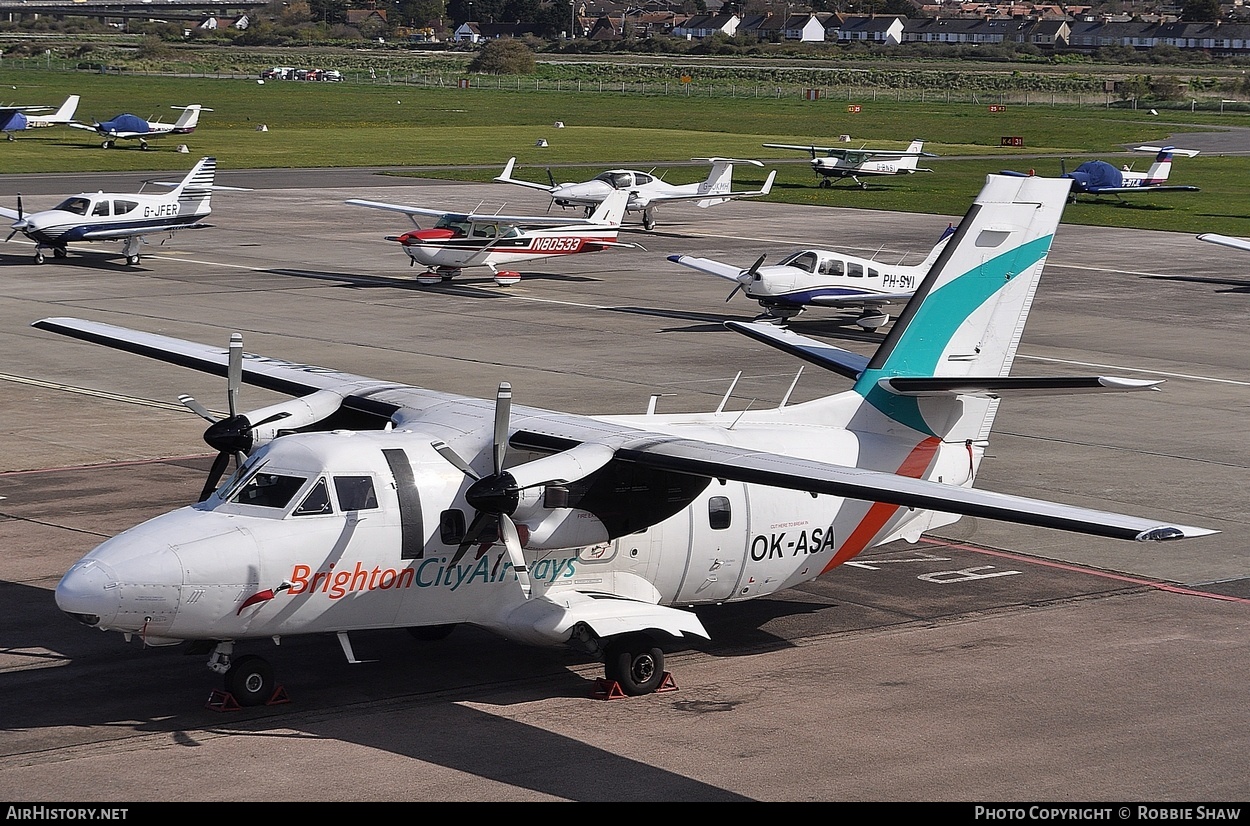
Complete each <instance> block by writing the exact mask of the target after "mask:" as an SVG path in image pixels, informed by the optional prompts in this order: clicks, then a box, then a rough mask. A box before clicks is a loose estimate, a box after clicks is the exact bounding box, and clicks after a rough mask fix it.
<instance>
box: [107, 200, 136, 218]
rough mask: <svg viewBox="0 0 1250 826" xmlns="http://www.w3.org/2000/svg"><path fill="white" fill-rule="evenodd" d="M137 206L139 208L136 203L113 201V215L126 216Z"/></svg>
mask: <svg viewBox="0 0 1250 826" xmlns="http://www.w3.org/2000/svg"><path fill="white" fill-rule="evenodd" d="M137 206H139V204H138V202H137V201H114V202H113V214H114V215H126V214H128V213H129V212H130V211H131V210H133V209H134V208H135V207H137Z"/></svg>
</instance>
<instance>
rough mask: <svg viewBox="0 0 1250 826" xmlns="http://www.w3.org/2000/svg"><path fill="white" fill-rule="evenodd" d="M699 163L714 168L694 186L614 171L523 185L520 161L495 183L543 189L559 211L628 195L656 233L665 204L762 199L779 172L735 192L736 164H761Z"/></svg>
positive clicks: (756, 163) (644, 222)
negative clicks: (515, 170)
mask: <svg viewBox="0 0 1250 826" xmlns="http://www.w3.org/2000/svg"><path fill="white" fill-rule="evenodd" d="M694 160H696V161H707V162H708V163H710V164H711V165H712V168H711V170H710V171H709V172H708V176H707V178H706V179H705V180H703V181H700V182H698V183H693V184H670V183H667V182H665V181H664V180H663V179H661V178H659V177H658V176H656V175H655V174H653V173H651V172H637V171H635V170H632V169H610V170H608V171H607V172H603V173H601V174H599V175H596V176H595V177H594V178H591V179H590V180H589V181H580V182H573V183H561V184H557V183H556V182H555V179H554V178H552V177H551V171H550V170H548V171H547V177H548V179H550V181H551V183H550V184H540V183H535V182H533V181H522V180H519V179H517V178H514V177H512V170H513V168H514V167H515V166H516V158H509V159H508V163H507V165H505V166H504V168H503V172H502V173H501V174H500V175H498V176H497V177H496V178H495V180H496V181H499V182H500V183H505V184H516V185H517V186H524V187H529V188H530V189H541V190H542V191H543V192H547V193H549V194H550V195H551V203H553V204H555V205H556V206H559V207H578V208H583V209H585V210H586V214H587V215H589V214H590V212H591V210H593V209H595V208H596V207H597V206H598V205H599V204H602V203H603V201H604V200H605V199H606V198H607V197H608V196H609V195H610V194H611V193H613V192H628V193H629V201H628V202H627V203H626V205H625V210H626V212H641V213H642V226H643V229H647V230H652V229H655V223H656V210H658V209H659V206H660V205H661V204H663V203H672V202H677V201H694V202H695V206H698V207H702V208H707V207H710V206H714V205H716V204H721V203H724V202H725V201H728V200H731V199H733V198H758V197H761V196H764V195H767V194H768V193H769V192H771V191H772V188H773V179H774V178H776V177H777V173H776V172H775V171H773V172H769V173H768V178H767V179H766V180H765V181H764V185H763V186H762V187H760V188H759V189H756V190H750V191H742V192H735V191H734V189H733V172H734V164H736V163H747V164H752V165H754V166H760V167H762V166H763V165H764V164H762V163H761V162H759V161H751V160H735V159H733V158H695V159H694Z"/></svg>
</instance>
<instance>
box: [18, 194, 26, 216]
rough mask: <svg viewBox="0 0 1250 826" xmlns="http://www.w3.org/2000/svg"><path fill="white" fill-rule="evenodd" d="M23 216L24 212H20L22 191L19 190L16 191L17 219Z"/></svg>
mask: <svg viewBox="0 0 1250 826" xmlns="http://www.w3.org/2000/svg"><path fill="white" fill-rule="evenodd" d="M23 217H25V213H24V212H22V193H20V192H19V193H17V220H19V221H20V220H22V218H23Z"/></svg>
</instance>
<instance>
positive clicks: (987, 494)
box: [33, 318, 1215, 631]
mask: <svg viewBox="0 0 1250 826" xmlns="http://www.w3.org/2000/svg"><path fill="white" fill-rule="evenodd" d="M33 326H35V327H37V328H40V329H43V330H48V331H50V332H54V333H59V334H62V335H68V336H71V337H73V338H78V339H82V340H85V341H89V342H92V343H96V344H102V345H105V346H108V347H113V348H116V349H119V350H125V351H128V352H132V353H138V354H140V355H144V356H148V357H150V358H155V359H159V360H161V361H166V362H170V363H173V364H178V365H181V366H184V367H190V368H193V369H196V370H201V371H204V372H208V373H214V374H217V375H224V374H225V372H226V369H227V360H228V353H227V350H226V349H225V348H222V347H209V346H206V345H202V344H196V343H194V342H188V341H182V340H179V339H173V338H168V337H165V336H158V335H152V334H149V333H143V332H139V331H135V330H128V329H125V328H121V327H114V326H112V325H109V324H100V323H96V322H90V321H84V320H81V319H73V318H47V319H43V320H40V321H37V322H35V323H34V324H33ZM243 380H244V381H245V382H247V383H249V384H254V385H258V386H262V387H268V388H270V389H273V390H278V391H280V392H284V393H290V394H293V395H304V394H306V393H308V392H310V391H313V390H318V389H329V390H334V391H335V392H338V393H340V394H342V396H343V403H344V405H345V406H348V407H349V409H353V410H359V411H361V412H367V413H371V414H375V415H388V414H387V412H386V411H388V410H389V411H390V413H389V418H390V421H392V422H393V423H394V424H395V426H396V427H400V428H402V427H408V426H414V427H415V426H421V427H424V428H426V429H428V430H429V431H430V432H432V433H435V434H436V433H438V431H439V430H440V429H442V425H443V424H444V423H445V422H449V421H450V422H455V424H454V426H453V428H452V430H454V431H455V432H457V433H458V432H463V427H464V424H463V423H464V421H465V420H469V419H474V418H476V419H480V420H482V421H489V417H490V416H491V414H492V409H493V405H492V403H491V402H490V401H489V400H483V399H471V398H466V397H461V396H454V395H452V394H448V393H438V392H435V391H430V390H423V389H421V388H417V387H412V386H408V385H402V384H390V383H387V382H382V381H378V380H375V379H369V378H365V377H363V376H356V375H352V374H349V373H341V372H337V371H333V370H327V369H325V368H319V367H314V366H312V365H307V364H294V363H291V362H287V361H283V360H280V359H270V358H264V357H259V356H254V355H245V356H244V359H243ZM962 381H963V382H964V383H969V382H971V381H973V380H970V379H964V380H962ZM511 426H512V427H513V428H514V430H513V432H512V435H511V436H510V438H509V440H508V441H509V443H510V444H512V445H513V446H515V447H518V448H521V449H529V450H535V451H539V452H544V453H550V454H552V455H551V456H547V457H544V458H541V459H537V460H534V461H533V462H530V463H525V464H521V465H517V466H514V467H512V468H511V469H510V470H509V472H510V473H511V474H512V475H513V476H514V477H515V478H516V479H517V480H518V483H520V482H521V481H522V480H523V479H527V478H529V477H531V476H534V475H537V476H538V477H539V479H543V480H545V479H551V478H557V477H558V478H565V476H564V475H562V474H561V473H559V472H556V470H555V465H557V464H563V465H567V468H565V469H566V470H567V469H571V468H575V469H577V470H578V472H580V473H582V475H585V473H590V472H594V471H595V470H598V469H599V468H601V467H603V465H604V464H605V463H606V462H608V461H620V462H630V463H634V464H640V465H644V466H647V467H652V468H656V469H660V470H666V471H671V472H675V473H684V474H691V475H694V476H703V477H708V478H721V479H733V480H735V481H741V482H748V483H753V484H762V485H769V486H773V487H780V488H787V489H791V490H802V491H808V492H810V493H815V494H821V493H823V494H828V495H832V496H841V497H846V498H850V499H857V500H861V501H866V502H882V503H886V504H890V505H895V506H898V507H919V508H926V509H932V510H935V511H938V512H942V513H957V514H963V515H966V516H979V517H985V518H988V519H998V520H1003V521H1007V522H1015V523H1020V524H1026V525H1037V526H1042V527H1049V528H1057V529H1061V530H1069V531H1076V532H1079V533H1087V534H1093V535H1097V536H1106V537H1112V538H1117V539H1133V540H1138V541H1155V540H1164V539H1179V538H1182V537H1196V536H1204V535H1207V534H1211V533H1215V531H1211V530H1208V529H1205V528H1197V527H1189V526H1185V525H1172V524H1168V523H1160V522H1158V521H1156V520H1149V519H1142V518H1139V517H1134V516H1129V515H1125V514H1117V513H1111V512H1107V511H1099V510H1094V509H1090V508H1082V507H1077V506H1074V505H1065V504H1061V503H1057V502H1049V501H1046V500H1040V499H1030V498H1027V497H1022V496H1013V495H1010V494H1003V493H995V492H992V491H983V490H978V489H975V488H965V487H960V486H956V485H949V484H943V483H940V482H931V481H927V480H922V479H915V478H912V477H908V476H900V475H898V474H895V473H888V472H884V471H875V470H867V469H863V468H856V467H844V466H840V465H832V464H826V463H824V462H818V461H814V460H811V459H804V458H802V457H799V456H790V455H783V454H777V453H768V452H764V451H759V450H753V449H749V448H743V447H737V446H733V445H727V444H720V443H714V442H709V441H703V440H699V439H690V438H684V437H681V436H676V435H673V434H668V433H660V432H652V431H648V430H644V429H641V428H636V427H633V426H630V425H628V424H623V423H621V422H618V421H614V420H612V419H610V418H595V417H590V416H582V415H577V414H572V413H560V412H553V411H547V410H540V409H537V408H529V407H522V408H517V407H513V408H512V418H511ZM449 432H451V431H450V430H449ZM580 445H591V446H597V447H598V448H599V449H598V450H597V451H595V453H596V455H598V456H599V457H600V458H599V459H598V460H597V461H594V462H591V463H589V467H588V468H587V466H586V465H582V464H581V462H580V461H577V459H579V458H584V457H585V456H586V455H587V454H585V453H584V451H583V453H582V454H581V455H580V456H578V455H577V454H566V452H567V451H571V450H572V449H573V448H577V447H578V446H580ZM566 455H568V457H569V461H567V462H563V463H562V462H561V459H562V457H564V456H566ZM540 464H542V465H543V469H542V473H541V474H539V473H538V471H531V472H530V473H528V474H527V472H526V467H527V465H540ZM553 473H555V474H556V475H555V476H553V475H552V474H553ZM567 476H568V481H574V480H575V479H577V478H581V477H579V476H577V475H575V474H573V473H568V474H567ZM537 483H539V484H540V483H541V482H537ZM690 630H692V631H693V629H690Z"/></svg>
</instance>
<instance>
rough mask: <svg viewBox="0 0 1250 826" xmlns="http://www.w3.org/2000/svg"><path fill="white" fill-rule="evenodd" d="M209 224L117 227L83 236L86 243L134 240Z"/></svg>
mask: <svg viewBox="0 0 1250 826" xmlns="http://www.w3.org/2000/svg"><path fill="white" fill-rule="evenodd" d="M207 226H208V224H158V225H156V226H143V227H116V228H113V229H96V230H91V231H89V232H84V233H83V234H82V240H84V241H109V240H111V239H114V238H133V237H134V236H136V235H157V234H158V233H162V232H176V231H177V230H180V229H203V228H205V227H207Z"/></svg>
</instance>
